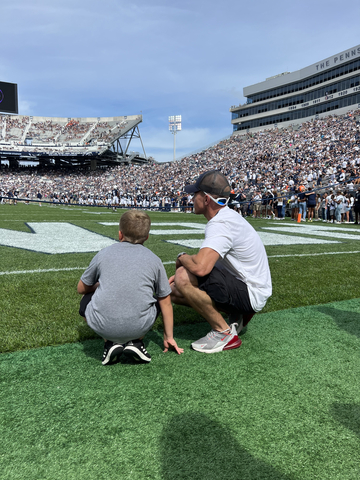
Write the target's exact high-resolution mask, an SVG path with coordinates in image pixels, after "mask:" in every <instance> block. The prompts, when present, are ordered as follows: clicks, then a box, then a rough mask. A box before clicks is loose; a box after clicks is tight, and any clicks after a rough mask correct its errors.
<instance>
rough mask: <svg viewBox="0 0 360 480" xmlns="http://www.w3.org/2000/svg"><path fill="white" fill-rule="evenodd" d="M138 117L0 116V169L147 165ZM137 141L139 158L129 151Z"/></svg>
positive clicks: (140, 117)
mask: <svg viewBox="0 0 360 480" xmlns="http://www.w3.org/2000/svg"><path fill="white" fill-rule="evenodd" d="M141 122H142V115H128V116H122V117H96V118H55V117H33V116H25V115H1V114H0V167H1V163H2V162H3V163H5V162H8V163H9V164H10V166H12V167H16V166H18V165H19V162H22V163H24V162H25V163H26V162H31V163H32V164H34V163H35V164H36V163H38V164H39V165H43V166H45V165H51V164H52V163H54V164H55V165H58V166H61V165H63V166H71V165H72V166H90V167H91V169H95V168H96V167H97V166H107V165H117V164H121V163H124V164H129V163H140V164H141V163H147V162H148V159H147V157H146V154H145V149H144V146H143V143H142V140H141V136H140V131H139V124H140V123H141ZM135 138H138V139H140V142H141V145H142V148H143V155H140V153H138V152H132V151H130V150H129V147H130V143H131V141H132V140H133V139H135Z"/></svg>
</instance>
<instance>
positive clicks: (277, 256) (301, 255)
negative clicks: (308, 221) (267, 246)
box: [268, 250, 360, 258]
mask: <svg viewBox="0 0 360 480" xmlns="http://www.w3.org/2000/svg"><path fill="white" fill-rule="evenodd" d="M344 253H346V254H350V253H360V250H356V251H354V252H322V253H296V254H295V255H268V258H284V257H319V256H322V255H343V254H344Z"/></svg>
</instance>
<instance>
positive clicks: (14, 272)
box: [0, 260, 176, 275]
mask: <svg viewBox="0 0 360 480" xmlns="http://www.w3.org/2000/svg"><path fill="white" fill-rule="evenodd" d="M162 263H163V265H172V264H175V263H176V262H175V261H174V260H171V261H170V262H162ZM86 269H87V267H68V268H38V269H37V270H12V271H8V272H0V275H27V274H30V273H49V272H70V271H72V270H84V271H85V270H86Z"/></svg>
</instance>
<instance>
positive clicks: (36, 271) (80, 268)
mask: <svg viewBox="0 0 360 480" xmlns="http://www.w3.org/2000/svg"><path fill="white" fill-rule="evenodd" d="M352 253H360V250H356V251H352V252H322V253H297V254H290V255H268V258H284V257H317V256H321V255H345V254H348V255H349V254H352ZM173 264H175V261H173V260H172V261H169V262H163V265H173ZM86 268H87V267H69V268H47V269H40V268H39V269H38V270H13V271H8V272H0V275H27V274H30V273H49V272H68V271H72V270H86Z"/></svg>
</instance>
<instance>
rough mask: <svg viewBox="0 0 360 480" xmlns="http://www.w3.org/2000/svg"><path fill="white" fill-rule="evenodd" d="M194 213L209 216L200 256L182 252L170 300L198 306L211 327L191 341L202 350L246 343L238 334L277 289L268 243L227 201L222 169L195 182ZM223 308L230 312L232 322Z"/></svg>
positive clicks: (189, 188)
mask: <svg viewBox="0 0 360 480" xmlns="http://www.w3.org/2000/svg"><path fill="white" fill-rule="evenodd" d="M185 191H186V192H187V193H191V194H192V195H193V202H194V213H195V214H196V215H204V217H205V218H206V219H207V220H208V223H207V225H206V227H205V240H204V242H203V243H202V245H201V247H200V250H199V252H198V253H197V254H195V255H188V254H186V253H179V255H178V257H177V260H176V271H175V275H173V276H172V277H170V278H169V283H170V286H171V290H172V293H171V300H172V302H173V303H175V304H177V305H187V306H190V307H192V308H193V309H194V310H196V311H197V312H198V313H199V314H200V315H202V316H203V317H204V318H205V320H207V322H208V323H209V324H210V326H211V331H210V333H208V334H207V335H206V336H205V337H203V338H200V339H199V340H197V341H195V342H193V343H192V345H191V346H192V348H193V349H194V350H196V351H198V352H204V353H215V352H221V351H224V350H229V349H233V348H238V347H240V345H241V340H240V338H239V337H238V333H240V331H241V329H242V327H243V326H245V325H246V324H247V323H248V322H249V321H250V319H251V318H252V316H253V315H254V314H255V312H259V311H260V310H261V309H262V308H263V307H264V306H265V304H266V301H267V299H268V298H269V297H270V296H271V294H272V284H271V275H270V269H269V264H268V259H267V256H266V251H265V247H264V245H263V244H262V242H261V240H260V237H259V235H258V234H257V233H256V231H255V230H254V228H253V227H252V226H251V225H250V224H249V223H248V222H247V221H246V220H245V219H244V218H243V217H242V216H240V215H238V214H237V213H236V212H234V211H233V210H231V209H230V208H229V207H228V206H227V203H228V200H229V197H230V191H231V188H230V185H229V183H228V181H227V178H226V177H225V176H224V175H223V174H222V173H221V172H220V171H217V170H211V171H208V172H205V173H203V174H202V175H200V177H199V178H198V179H197V180H196V183H195V184H193V185H187V186H185ZM220 312H224V313H227V314H228V315H229V323H230V325H228V323H227V322H226V321H225V319H224V317H223V316H222V315H221V313H220Z"/></svg>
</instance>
